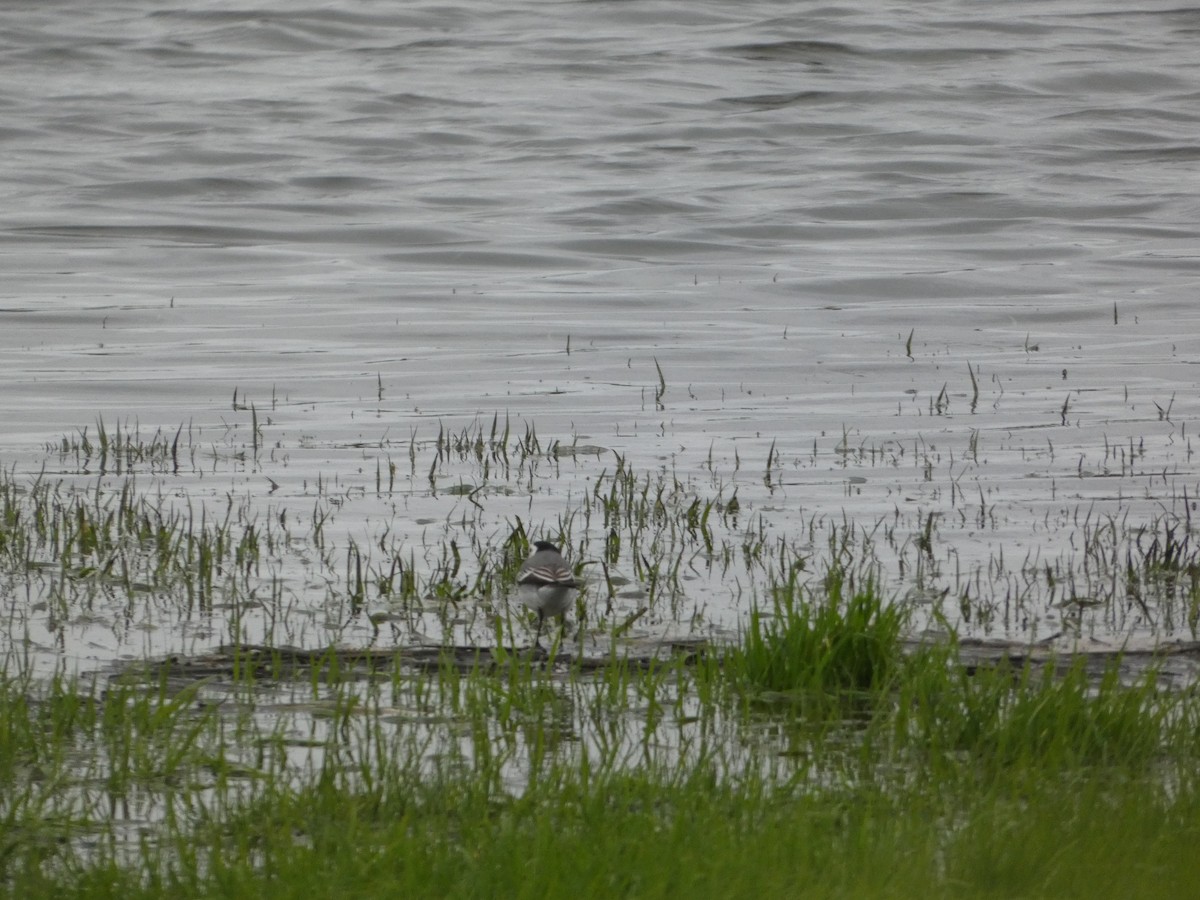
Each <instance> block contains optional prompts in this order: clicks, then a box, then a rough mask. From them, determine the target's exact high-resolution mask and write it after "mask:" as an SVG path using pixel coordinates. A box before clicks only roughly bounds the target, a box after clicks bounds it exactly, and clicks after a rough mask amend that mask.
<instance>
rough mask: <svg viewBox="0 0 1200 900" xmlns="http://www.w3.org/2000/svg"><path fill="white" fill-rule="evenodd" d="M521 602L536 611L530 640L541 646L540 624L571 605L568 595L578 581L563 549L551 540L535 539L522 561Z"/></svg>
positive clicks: (573, 590) (561, 615)
mask: <svg viewBox="0 0 1200 900" xmlns="http://www.w3.org/2000/svg"><path fill="white" fill-rule="evenodd" d="M517 585H518V586H519V587H520V593H521V602H522V603H524V604H525V605H526V606H528V607H529V608H530V609H532V610H533V611H534V612H536V613H537V614H538V624H537V634H536V635H535V636H534V639H533V644H534V646H535V647H539V648H540V647H541V646H542V644H541V640H542V625H543V624H544V623H545V621H546V617H547V616H558V617H559V618H560V619H561V618H562V617H563V615H564V614H565V613H566V611H567V607H568V606H569V605H570V602H571V596H572V595H573V594H574V592H575V591H576V590H578V589H579V582H578V581H576V580H575V574H574V573H573V572H572V571H571V567H570V566H568V565H567V561H566V560H565V559H563V556H562V552H561V551H560V550H559V549H558V547H556V546H555V545H554V544H552V543H550V541H536V542H534V545H533V554H532V555H531V556H530V557H529V559H527V560H525V562H524V563H522V565H521V570H520V571H519V572H518V573H517Z"/></svg>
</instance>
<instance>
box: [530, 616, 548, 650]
mask: <svg viewBox="0 0 1200 900" xmlns="http://www.w3.org/2000/svg"><path fill="white" fill-rule="evenodd" d="M545 621H546V614H545V613H544V612H543V611H542V610H540V609H539V610H538V627H537V631H536V632H535V633H534V635H533V646H535V647H537V648H538V649H539V650H540V649H541V648H542V623H543V622H545Z"/></svg>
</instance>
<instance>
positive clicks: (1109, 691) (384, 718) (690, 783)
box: [0, 592, 1200, 898]
mask: <svg viewBox="0 0 1200 900" xmlns="http://www.w3.org/2000/svg"><path fill="white" fill-rule="evenodd" d="M872 596H873V595H871V594H870V593H869V592H860V593H856V594H854V595H852V596H851V597H849V598H843V599H841V600H839V601H838V602H837V604H836V605H837V607H838V608H840V609H842V611H843V616H842V618H841V619H837V618H836V617H832V616H831V614H829V613H828V611H827V610H826V611H825V612H821V611H819V610H818V611H817V612H816V615H817V616H818V620H821V619H820V616H822V615H824V616H829V618H828V619H825V620H823V621H826V623H827V624H828V623H829V622H838V621H840V622H841V623H842V624H841V625H839V626H837V627H836V628H834V629H833V630H832V632H831V634H827V635H826V637H831V636H832V637H834V638H836V637H837V636H838V635H840V634H841V629H842V628H844V627H845V622H846V617H845V614H846V613H847V612H848V611H850V610H858V612H857V613H855V615H859V614H862V611H863V610H862V608H864V607H866V606H867V605H869V604H868V602H867V598H870V597H872ZM830 602H831V603H832V599H831V600H830ZM792 615H806V614H802V613H800V612H799V611H798V610H793V612H792ZM787 621H792V628H793V629H795V628H797V627H798V626H796V625H795V621H793V620H776V626H775V627H773V628H771V629H766V630H760V631H759V632H758V633H757V635H756V636H752V635H753V633H748V635H747V641H746V644H745V645H744V646H743V647H741V648H739V649H737V650H736V651H735V652H734V653H733V654H732V656H731V657H730V660H729V662H728V665H727V666H726V667H722V666H720V665H718V664H714V663H712V662H711V661H710V662H709V663H706V664H702V665H700V666H699V667H691V666H687V665H685V664H684V663H683V662H682V661H676V662H673V663H672V662H668V663H664V664H663V665H661V666H658V667H651V668H650V669H635V668H632V667H630V666H628V665H622V664H620V663H619V662H614V664H613V666H612V667H611V669H610V670H608V671H603V672H600V673H598V674H596V675H594V676H589V677H586V678H585V677H583V676H581V675H578V674H574V675H572V674H571V673H569V672H568V673H566V674H565V675H554V674H553V673H549V672H544V671H542V670H541V669H540V667H537V666H532V665H529V664H528V663H527V662H522V661H516V662H514V663H513V664H512V665H510V666H508V667H507V668H504V669H501V670H500V671H498V672H497V671H493V670H491V669H490V668H489V669H485V668H479V669H473V670H467V671H461V670H459V669H457V668H454V667H445V668H444V669H443V671H440V672H437V673H433V674H428V675H413V674H412V673H406V672H404V671H403V670H395V671H393V673H392V675H391V677H390V678H388V679H385V680H382V681H378V682H374V683H372V684H370V685H368V686H367V688H366V690H365V692H364V691H363V686H362V685H361V684H358V683H356V682H354V681H347V682H340V683H339V682H337V681H336V680H335V681H331V682H330V683H328V684H327V685H326V687H325V688H324V690H325V693H324V694H322V695H321V696H322V697H323V698H324V699H321V698H318V701H317V703H316V705H313V706H310V707H309V711H310V712H311V711H312V710H317V709H319V710H321V711H322V712H321V713H320V714H319V715H317V717H316V720H317V721H319V722H323V723H325V724H324V727H323V728H320V729H318V730H317V731H311V730H310V731H309V732H308V733H307V734H306V735H298V734H297V733H296V731H295V729H294V728H293V727H292V725H290V724H289V723H288V722H287V721H286V719H283V718H280V717H279V716H278V713H277V712H275V713H272V714H271V715H269V716H267V717H262V716H259V715H257V714H256V713H255V701H254V700H253V697H254V696H255V695H256V693H258V692H260V691H261V690H262V688H263V687H265V685H258V686H255V685H253V684H247V685H245V693H244V695H242V696H241V697H240V698H239V700H238V702H237V703H236V704H234V705H233V706H232V707H226V708H223V707H222V706H221V705H219V704H214V703H211V702H206V701H205V700H204V697H203V693H202V685H195V686H193V687H192V688H189V689H184V690H183V691H179V690H178V689H177V686H174V685H172V684H169V683H167V682H165V681H164V682H162V683H160V684H158V685H157V686H154V685H150V686H149V687H147V686H137V685H132V684H130V685H120V684H116V683H114V684H113V685H111V686H110V687H109V689H107V690H106V691H104V692H102V693H97V692H95V691H88V690H85V689H83V688H82V686H81V685H80V684H78V683H76V682H72V681H69V680H65V679H56V680H54V681H53V682H52V683H51V684H50V685H48V686H43V687H42V688H41V689H40V690H39V689H38V688H37V686H36V685H34V684H33V683H31V682H29V681H22V680H13V679H5V680H3V681H2V682H0V723H3V730H2V731H0V796H2V797H3V800H2V801H0V887H2V889H3V891H4V892H5V893H6V894H7V895H8V896H13V897H39V896H66V897H96V898H100V897H122V898H140V897H160V896H171V897H214V896H221V897H285V898H286V897H312V896H334V895H336V896H379V895H396V896H399V895H416V896H430V897H434V896H438V897H441V896H451V897H485V896H486V897H491V896H514V897H535V896H559V895H574V896H586V897H591V896H597V897H600V896H603V897H609V896H630V897H634V896H636V897H651V898H652V897H676V896H680V895H688V896H693V895H694V896H699V897H708V896H713V897H717V896H720V897H760V896H764V895H770V896H799V895H802V896H816V897H822V896H828V897H841V896H855V897H904V896H914V897H915V896H921V897H964V896H969V897H1012V896H1023V897H1094V896H1122V897H1138V896H1151V895H1153V896H1189V895H1191V894H1192V893H1194V892H1195V891H1196V890H1200V858H1197V857H1196V855H1195V853H1194V846H1195V842H1196V841H1197V839H1200V779H1198V778H1197V776H1196V772H1197V771H1200V766H1198V763H1200V742H1198V740H1197V728H1196V725H1197V699H1196V697H1195V696H1194V694H1192V693H1190V692H1175V693H1169V692H1165V691H1163V690H1160V689H1159V688H1158V686H1157V685H1156V684H1155V682H1154V679H1153V678H1152V677H1149V676H1147V677H1146V678H1144V679H1142V680H1141V681H1139V682H1137V683H1135V684H1132V685H1123V684H1122V683H1121V681H1120V680H1119V679H1118V678H1117V677H1116V675H1115V671H1116V670H1113V673H1112V674H1105V675H1104V676H1102V677H1101V678H1100V680H1099V681H1096V680H1095V679H1092V678H1089V677H1088V673H1087V672H1086V670H1085V669H1084V668H1083V667H1082V666H1081V665H1067V666H1065V668H1064V669H1063V670H1062V671H1058V670H1056V669H1055V668H1054V667H1047V668H1045V669H1034V668H1032V667H1024V668H1012V667H1008V666H998V667H995V668H992V669H982V670H978V671H974V672H973V673H972V672H968V670H966V669H965V668H963V667H962V666H961V665H959V664H958V663H957V662H956V661H955V659H954V656H953V653H952V649H953V648H946V647H940V648H935V649H932V650H928V651H918V652H916V653H914V654H911V655H909V656H906V657H897V656H895V655H894V654H893V653H892V652H891V651H890V650H889V651H888V652H887V653H885V654H883V656H882V657H879V658H882V659H885V660H886V664H885V665H884V666H883V667H882V668H869V667H863V666H833V667H830V666H829V665H828V664H826V663H823V662H822V661H821V660H817V661H816V664H815V665H814V666H813V668H814V669H815V671H817V672H825V673H828V672H833V671H837V672H839V673H841V674H838V675H837V676H836V678H832V679H831V680H829V681H827V682H826V688H825V690H827V691H831V692H835V693H836V692H838V691H841V690H844V689H845V687H846V686H847V685H852V686H853V687H854V690H855V692H856V694H857V695H858V696H860V697H863V698H867V699H868V700H869V702H868V703H867V705H866V706H865V707H860V709H859V712H860V713H861V712H862V710H863V709H865V710H866V714H867V715H866V720H865V721H864V720H863V719H862V717H861V716H860V717H859V720H858V721H857V724H855V723H853V722H847V723H845V724H843V725H838V724H836V723H834V724H832V725H831V724H830V723H828V722H826V723H825V724H824V725H823V726H822V727H821V728H818V729H816V730H812V729H807V730H806V729H805V722H806V721H807V713H808V710H807V709H806V708H804V707H802V706H795V705H787V706H782V707H780V706H771V707H768V708H766V711H765V712H764V708H763V707H761V706H759V705H756V704H750V705H746V704H744V703H743V702H742V701H741V700H740V699H739V698H742V697H744V696H745V690H746V688H745V682H744V678H745V675H744V672H743V670H742V669H740V668H739V667H738V664H737V663H736V662H734V661H733V659H734V658H735V657H736V656H737V655H738V654H743V655H745V654H749V653H750V652H751V648H753V649H754V652H755V653H764V654H768V655H771V654H774V653H776V652H782V651H784V650H792V649H795V646H796V645H795V644H794V643H793V641H794V630H789V629H788V628H785V627H783V626H784V625H785V624H787ZM853 621H856V622H858V621H860V620H858V619H853ZM866 621H867V622H868V623H869V622H876V621H878V616H877V615H876V614H871V615H867V617H866ZM812 624H813V621H812V620H811V619H810V620H809V621H808V627H810V628H811V627H812ZM860 624H861V623H860ZM890 627H891V626H888V628H889V629H890ZM886 631H887V629H885V632H886ZM775 641H778V642H779V643H780V645H781V646H778V647H777V646H774V643H773V642H775ZM832 643H833V644H836V641H833V642H832ZM868 643H871V642H868ZM848 644H853V642H848ZM872 646H874V644H872ZM886 646H889V647H890V646H892V645H891V644H886ZM866 657H867V658H869V659H876V656H875V655H874V651H873V652H872V653H868V654H866ZM856 658H858V657H857V655H854V654H852V655H851V659H856ZM846 672H851V673H856V675H855V678H854V679H850V680H847V678H846V676H845V673H846ZM864 673H866V674H865V675H864ZM868 675H869V677H867V676H868ZM812 677H813V676H811V675H806V676H804V677H803V678H801V684H802V685H803V687H804V690H805V691H811V690H815V688H814V682H813V680H812ZM714 682H719V683H720V684H722V685H724V687H723V688H722V689H716V690H714V689H713V684H714ZM773 683H775V684H776V685H778V684H779V683H778V682H773ZM273 709H276V710H277V709H278V708H277V707H273ZM293 724H294V723H293ZM797 735H802V736H803V740H800V739H798V738H797ZM297 748H308V749H311V750H312V751H313V752H311V753H302V754H301V756H300V759H307V760H309V761H308V762H303V761H298V759H297V757H296V756H295V755H294V754H295V752H296V750H297ZM131 809H132V810H134V811H135V812H136V810H139V809H140V810H143V815H145V816H147V819H146V821H145V823H144V825H143V826H142V831H141V836H140V837H139V836H138V831H137V830H136V829H134V830H131V829H129V828H128V827H121V826H119V825H118V824H117V822H118V820H119V819H121V818H124V817H126V816H129V815H130V810H131ZM118 812H120V813H121V815H114V813H118ZM133 818H134V819H135V820H136V819H137V818H138V816H137V815H133ZM1164 891H1165V893H1164Z"/></svg>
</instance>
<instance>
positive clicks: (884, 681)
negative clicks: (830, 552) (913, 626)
mask: <svg viewBox="0 0 1200 900" xmlns="http://www.w3.org/2000/svg"><path fill="white" fill-rule="evenodd" d="M773 599H774V604H773V609H772V610H771V611H770V612H769V613H768V612H764V611H763V610H761V609H753V610H751V612H750V620H749V625H748V627H747V630H746V634H745V638H744V640H743V643H742V645H741V646H739V647H735V648H733V650H732V651H731V652H730V654H729V659H728V668H729V670H730V672H731V673H732V675H733V677H734V679H735V680H736V681H737V682H738V683H739V684H741V685H742V686H743V687H744V688H745V689H747V690H749V691H756V692H760V693H765V694H770V695H773V696H776V697H778V696H779V695H785V694H792V695H794V696H797V697H803V696H812V695H818V696H824V695H838V694H866V693H871V692H875V691H879V690H881V689H883V688H885V687H886V686H888V685H889V684H890V683H891V681H892V679H893V678H894V677H895V674H896V671H897V669H898V668H899V666H900V665H901V663H902V661H903V646H902V643H901V637H902V635H903V629H904V624H905V620H904V613H903V611H902V610H901V609H900V608H899V607H898V606H897V605H895V604H890V603H887V602H885V601H884V600H883V599H882V598H881V597H880V596H879V594H878V592H877V591H876V589H875V587H874V584H873V583H872V582H870V581H868V582H867V583H866V584H865V585H864V586H863V587H862V588H860V589H858V590H853V589H851V590H846V586H845V582H844V579H843V577H842V576H841V575H840V574H834V575H831V576H830V577H829V578H827V579H825V585H824V590H823V591H821V592H819V593H818V592H812V591H808V590H805V589H803V588H801V587H800V586H799V585H798V584H797V582H796V581H795V579H789V581H788V582H787V583H785V584H783V585H780V586H777V587H776V588H775V590H774V591H773Z"/></svg>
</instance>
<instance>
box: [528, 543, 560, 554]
mask: <svg viewBox="0 0 1200 900" xmlns="http://www.w3.org/2000/svg"><path fill="white" fill-rule="evenodd" d="M533 549H535V550H553V551H554V552H555V553H557V552H558V547H557V546H555V545H554V544H552V543H551V542H550V541H534V542H533Z"/></svg>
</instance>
